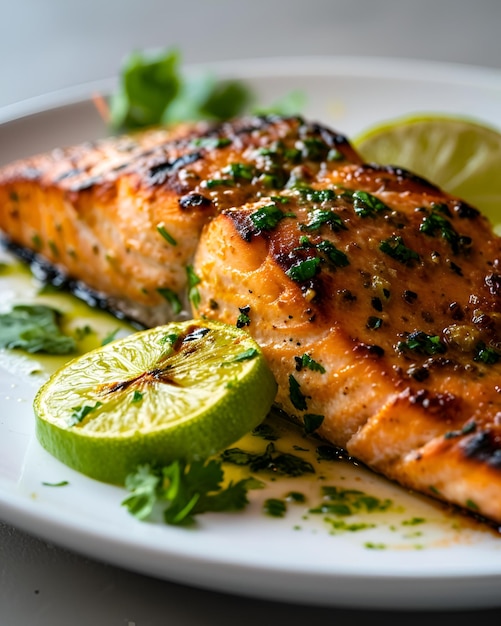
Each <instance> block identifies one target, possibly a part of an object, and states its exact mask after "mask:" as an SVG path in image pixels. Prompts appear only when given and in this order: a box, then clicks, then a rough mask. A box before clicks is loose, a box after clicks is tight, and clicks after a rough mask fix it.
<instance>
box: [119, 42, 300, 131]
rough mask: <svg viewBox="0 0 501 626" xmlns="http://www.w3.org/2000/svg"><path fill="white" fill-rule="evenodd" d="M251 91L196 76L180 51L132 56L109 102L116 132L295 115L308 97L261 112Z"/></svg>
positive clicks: (297, 97) (288, 98)
mask: <svg viewBox="0 0 501 626" xmlns="http://www.w3.org/2000/svg"><path fill="white" fill-rule="evenodd" d="M255 100H256V97H255V94H254V93H253V91H252V90H251V89H250V88H249V86H248V85H246V84H245V83H244V82H242V81H240V80H219V79H217V78H216V77H215V76H213V75H212V74H210V73H204V74H199V75H194V74H191V73H187V72H184V71H183V70H182V67H181V54H180V52H179V50H177V49H175V48H173V49H165V50H160V51H156V52H147V51H134V52H132V53H131V54H129V55H128V56H127V57H126V58H125V60H124V63H123V66H122V70H121V73H120V80H119V86H118V89H117V90H116V92H115V93H114V94H112V96H111V98H110V101H109V111H108V113H109V121H110V125H111V127H112V128H113V129H114V130H115V131H126V130H134V129H138V128H144V127H147V126H154V125H157V124H170V123H176V122H181V121H196V120H202V119H204V120H213V121H223V120H227V119H230V118H232V117H235V116H237V115H242V114H244V113H247V112H256V113H263V112H273V113H282V114H285V115H292V114H297V113H299V111H300V110H301V109H302V107H303V105H304V97H301V94H300V92H298V91H295V92H292V93H290V94H286V95H285V96H284V97H282V98H281V99H280V100H279V101H277V102H276V103H274V104H272V105H270V106H269V107H267V108H263V107H262V106H261V107H260V108H259V107H257V106H256V103H255Z"/></svg>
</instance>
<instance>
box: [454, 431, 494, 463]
mask: <svg viewBox="0 0 501 626" xmlns="http://www.w3.org/2000/svg"><path fill="white" fill-rule="evenodd" d="M462 448H463V452H464V455H465V456H466V457H467V458H470V459H475V460H478V461H481V462H483V463H487V465H490V466H491V467H494V468H496V469H501V441H499V439H498V438H497V437H495V436H494V434H493V433H492V432H491V431H488V430H484V431H482V432H480V433H476V434H475V435H473V436H471V437H469V438H468V439H467V441H466V442H465V443H464V444H463V446H462Z"/></svg>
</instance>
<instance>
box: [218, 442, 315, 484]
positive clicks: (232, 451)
mask: <svg viewBox="0 0 501 626" xmlns="http://www.w3.org/2000/svg"><path fill="white" fill-rule="evenodd" d="M221 460H222V461H223V462H224V463H231V464H233V465H240V466H247V467H249V469H250V471H251V472H265V471H266V472H272V473H274V474H283V475H285V476H292V477H297V476H302V475H303V474H314V473H315V469H314V468H313V465H312V464H311V463H309V462H308V461H305V460H304V459H302V458H301V457H299V456H296V455H295V454H290V453H288V452H281V451H279V450H276V449H275V444H273V443H269V444H268V445H267V446H266V450H265V451H264V452H262V453H259V452H246V451H245V450H242V449H241V448H229V449H228V450H225V451H224V452H223V453H222V454H221Z"/></svg>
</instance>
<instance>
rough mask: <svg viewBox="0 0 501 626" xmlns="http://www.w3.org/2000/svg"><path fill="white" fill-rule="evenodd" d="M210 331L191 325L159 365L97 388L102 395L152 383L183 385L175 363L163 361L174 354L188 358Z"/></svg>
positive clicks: (177, 339)
mask: <svg viewBox="0 0 501 626" xmlns="http://www.w3.org/2000/svg"><path fill="white" fill-rule="evenodd" d="M210 332H211V329H210V328H206V327H203V326H197V325H196V324H192V325H190V326H189V327H188V328H186V329H185V331H184V333H182V334H181V335H179V336H178V337H176V338H175V341H174V342H173V343H172V344H170V345H171V347H172V350H171V351H168V352H167V354H166V357H163V358H162V357H161V358H160V360H159V362H158V365H157V367H155V368H153V369H151V370H149V371H147V372H143V373H142V374H139V376H135V377H134V378H130V379H127V380H121V381H117V382H113V383H107V384H104V385H100V386H99V387H98V389H97V391H98V393H100V394H102V395H109V394H112V393H116V392H120V391H126V390H127V389H129V388H130V387H145V386H147V385H151V384H152V383H162V384H163V385H172V386H174V387H180V386H181V385H180V383H179V381H177V380H176V377H175V370H176V366H175V363H166V364H165V365H163V366H162V361H164V362H165V358H168V357H171V356H174V355H175V356H176V357H177V358H179V357H181V358H186V357H187V356H189V355H190V354H193V353H194V352H196V351H197V350H198V348H199V346H198V345H197V344H196V343H195V342H197V341H200V340H201V339H203V338H204V337H206V335H208V334H209V333H210Z"/></svg>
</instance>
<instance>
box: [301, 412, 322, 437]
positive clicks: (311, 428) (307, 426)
mask: <svg viewBox="0 0 501 626" xmlns="http://www.w3.org/2000/svg"><path fill="white" fill-rule="evenodd" d="M324 419H325V418H324V416H323V415H318V414H317V413H305V414H304V415H303V420H304V432H305V433H306V434H307V435H311V433H314V432H315V431H316V430H318V429H319V428H320V426H321V425H322V423H323V421H324Z"/></svg>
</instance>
